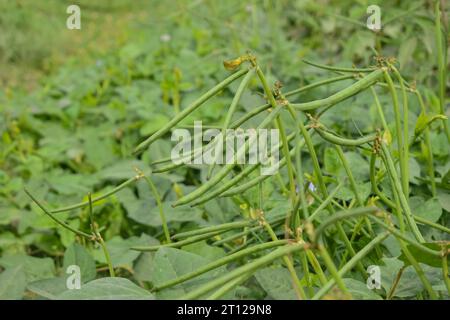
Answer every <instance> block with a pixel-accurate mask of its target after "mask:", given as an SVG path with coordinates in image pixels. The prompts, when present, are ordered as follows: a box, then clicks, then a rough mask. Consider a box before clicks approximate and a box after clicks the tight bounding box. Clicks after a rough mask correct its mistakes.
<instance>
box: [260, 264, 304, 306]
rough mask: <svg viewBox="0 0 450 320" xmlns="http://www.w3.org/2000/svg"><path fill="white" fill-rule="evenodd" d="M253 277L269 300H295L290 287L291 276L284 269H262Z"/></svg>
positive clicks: (278, 267)
mask: <svg viewBox="0 0 450 320" xmlns="http://www.w3.org/2000/svg"><path fill="white" fill-rule="evenodd" d="M255 277H256V280H257V281H258V283H259V284H260V285H261V287H262V288H263V289H264V290H265V291H266V292H267V294H268V295H269V296H270V297H271V298H273V299H276V300H295V299H297V297H296V294H295V291H294V288H293V287H292V280H291V276H290V275H289V271H288V270H287V269H286V268H283V267H281V266H277V267H269V268H264V269H261V270H258V271H257V272H256V273H255Z"/></svg>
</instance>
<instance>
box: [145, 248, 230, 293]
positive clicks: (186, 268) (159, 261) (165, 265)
mask: <svg viewBox="0 0 450 320" xmlns="http://www.w3.org/2000/svg"><path fill="white" fill-rule="evenodd" d="M208 262H210V260H208V259H206V258H204V257H202V256H200V255H197V254H194V253H191V252H187V251H184V250H179V249H174V248H161V249H159V250H158V251H157V252H156V254H155V257H154V260H153V266H152V277H153V283H154V284H155V285H156V286H158V285H160V284H163V283H165V282H167V281H169V280H172V279H175V278H177V277H179V276H181V275H183V274H185V273H189V272H191V271H194V270H197V269H198V268H200V267H202V266H204V265H205V264H207V263H208ZM222 272H223V268H218V269H214V270H213V271H209V272H207V273H205V274H202V275H201V276H199V277H195V278H194V279H192V280H189V281H186V282H183V283H182V284H180V285H178V286H176V287H174V288H173V289H172V288H169V289H165V290H163V291H162V292H161V293H160V294H159V297H164V298H175V297H176V296H177V295H179V294H183V293H186V292H187V291H189V290H192V289H193V288H194V287H195V286H198V285H200V284H203V283H206V282H207V281H208V280H209V279H212V278H214V277H217V276H218V275H219V274H220V273H222Z"/></svg>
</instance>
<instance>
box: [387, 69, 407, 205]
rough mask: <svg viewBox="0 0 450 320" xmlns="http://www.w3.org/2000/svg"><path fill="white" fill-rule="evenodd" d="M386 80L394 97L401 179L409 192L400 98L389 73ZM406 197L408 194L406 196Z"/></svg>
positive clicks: (404, 188)
mask: <svg viewBox="0 0 450 320" xmlns="http://www.w3.org/2000/svg"><path fill="white" fill-rule="evenodd" d="M384 78H385V80H386V83H387V84H388V86H389V91H390V93H391V96H392V103H393V106H394V115H395V133H396V135H397V148H398V153H399V159H400V173H401V174H400V178H401V181H402V186H403V191H405V192H406V191H408V188H409V180H408V179H407V178H408V175H407V168H406V167H407V166H408V163H406V159H405V157H404V156H405V153H404V146H403V144H404V143H405V144H407V143H408V141H403V135H402V125H401V120H400V119H401V118H400V108H399V104H398V97H397V91H396V90H395V88H394V83H393V82H392V78H391V76H390V75H389V73H388V72H387V71H385V72H384ZM405 196H406V194H405Z"/></svg>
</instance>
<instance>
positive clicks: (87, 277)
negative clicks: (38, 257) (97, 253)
mask: <svg viewBox="0 0 450 320" xmlns="http://www.w3.org/2000/svg"><path fill="white" fill-rule="evenodd" d="M70 265H77V266H78V267H79V268H80V271H81V282H82V283H86V282H89V281H91V280H94V279H95V276H96V273H97V272H96V270H95V261H94V258H92V256H91V255H90V254H89V252H87V250H86V249H85V248H84V247H83V246H81V245H79V244H78V243H74V244H72V245H71V246H70V247H69V248H67V250H66V252H65V253H64V264H63V268H64V270H66V269H67V268H68V267H69V266H70Z"/></svg>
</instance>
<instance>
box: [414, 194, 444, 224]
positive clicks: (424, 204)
mask: <svg viewBox="0 0 450 320" xmlns="http://www.w3.org/2000/svg"><path fill="white" fill-rule="evenodd" d="M409 203H410V206H411V210H412V212H413V214H414V215H416V216H419V217H422V218H424V219H427V220H429V221H431V222H436V221H438V220H439V218H440V217H441V215H442V207H441V205H440V203H439V200H438V199H437V198H431V199H428V200H427V201H424V199H423V198H422V197H419V196H414V197H411V198H410V199H409Z"/></svg>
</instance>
